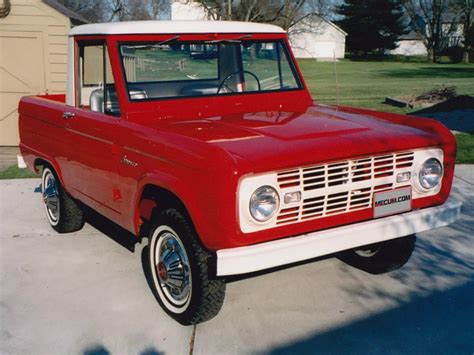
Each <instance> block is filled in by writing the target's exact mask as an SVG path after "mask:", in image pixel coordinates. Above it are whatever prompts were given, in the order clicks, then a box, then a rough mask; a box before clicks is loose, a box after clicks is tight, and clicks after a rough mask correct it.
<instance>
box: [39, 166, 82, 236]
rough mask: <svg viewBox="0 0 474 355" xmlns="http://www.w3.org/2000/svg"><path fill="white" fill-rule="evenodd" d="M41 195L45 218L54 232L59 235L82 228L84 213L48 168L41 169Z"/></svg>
mask: <svg viewBox="0 0 474 355" xmlns="http://www.w3.org/2000/svg"><path fill="white" fill-rule="evenodd" d="M41 193H42V195H43V202H44V207H45V210H46V217H47V218H48V221H49V224H50V225H51V227H53V229H54V230H56V231H57V232H59V233H71V232H75V231H78V230H80V229H81V228H82V227H83V226H84V222H85V220H84V212H83V211H82V209H81V207H80V206H79V205H78V203H77V202H76V201H74V200H73V199H72V198H71V197H70V196H69V195H68V194H67V192H66V191H64V189H63V187H62V186H61V183H60V181H59V178H58V176H57V175H56V173H55V172H54V170H53V169H52V168H50V167H49V166H45V167H44V168H43V175H42V178H41Z"/></svg>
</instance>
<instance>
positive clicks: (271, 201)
mask: <svg viewBox="0 0 474 355" xmlns="http://www.w3.org/2000/svg"><path fill="white" fill-rule="evenodd" d="M279 206H280V197H279V196H278V193H277V192H276V190H275V189H274V188H273V187H271V186H261V187H259V188H258V189H257V190H255V192H254V193H253V194H252V197H250V202H249V208H250V214H251V215H252V217H253V218H254V219H255V220H257V221H259V222H266V221H268V220H269V219H270V218H272V217H273V216H274V215H275V213H276V211H277V210H278V207H279Z"/></svg>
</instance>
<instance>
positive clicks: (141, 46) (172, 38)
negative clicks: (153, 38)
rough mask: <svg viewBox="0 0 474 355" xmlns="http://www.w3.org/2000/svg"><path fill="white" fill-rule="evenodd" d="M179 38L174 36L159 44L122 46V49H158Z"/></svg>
mask: <svg viewBox="0 0 474 355" xmlns="http://www.w3.org/2000/svg"><path fill="white" fill-rule="evenodd" d="M179 37H181V36H180V35H177V36H174V37H171V38H168V39H165V40H163V41H161V42H158V43H153V44H143V45H133V46H127V45H126V46H124V47H133V48H134V49H144V48H158V47H159V46H161V45H163V44H165V43H168V42H171V41H174V40H176V39H178V38H179Z"/></svg>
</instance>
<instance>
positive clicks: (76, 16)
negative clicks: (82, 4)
mask: <svg viewBox="0 0 474 355" xmlns="http://www.w3.org/2000/svg"><path fill="white" fill-rule="evenodd" d="M43 2H44V3H45V4H46V5H49V6H51V7H52V8H53V9H55V10H56V11H59V12H60V13H62V14H63V15H64V16H67V17H69V18H70V19H73V20H76V21H77V22H78V23H81V24H83V23H88V22H89V21H87V20H86V19H85V18H84V17H82V16H81V15H79V14H78V13H77V12H74V11H72V10H71V9H68V8H67V7H66V6H64V5H62V4H60V3H59V2H57V1H56V0H43Z"/></svg>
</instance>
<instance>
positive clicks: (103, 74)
mask: <svg viewBox="0 0 474 355" xmlns="http://www.w3.org/2000/svg"><path fill="white" fill-rule="evenodd" d="M78 49H79V51H78V52H79V58H78V68H77V74H78V75H77V88H76V90H77V95H76V97H77V106H78V107H80V108H83V109H87V110H91V111H95V112H103V113H106V114H110V115H113V116H120V108H119V103H118V98H117V91H116V89H115V83H114V77H113V74H112V67H111V65H110V58H109V55H108V52H107V47H106V45H105V44H104V43H90V42H88V43H80V44H79V46H78Z"/></svg>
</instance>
